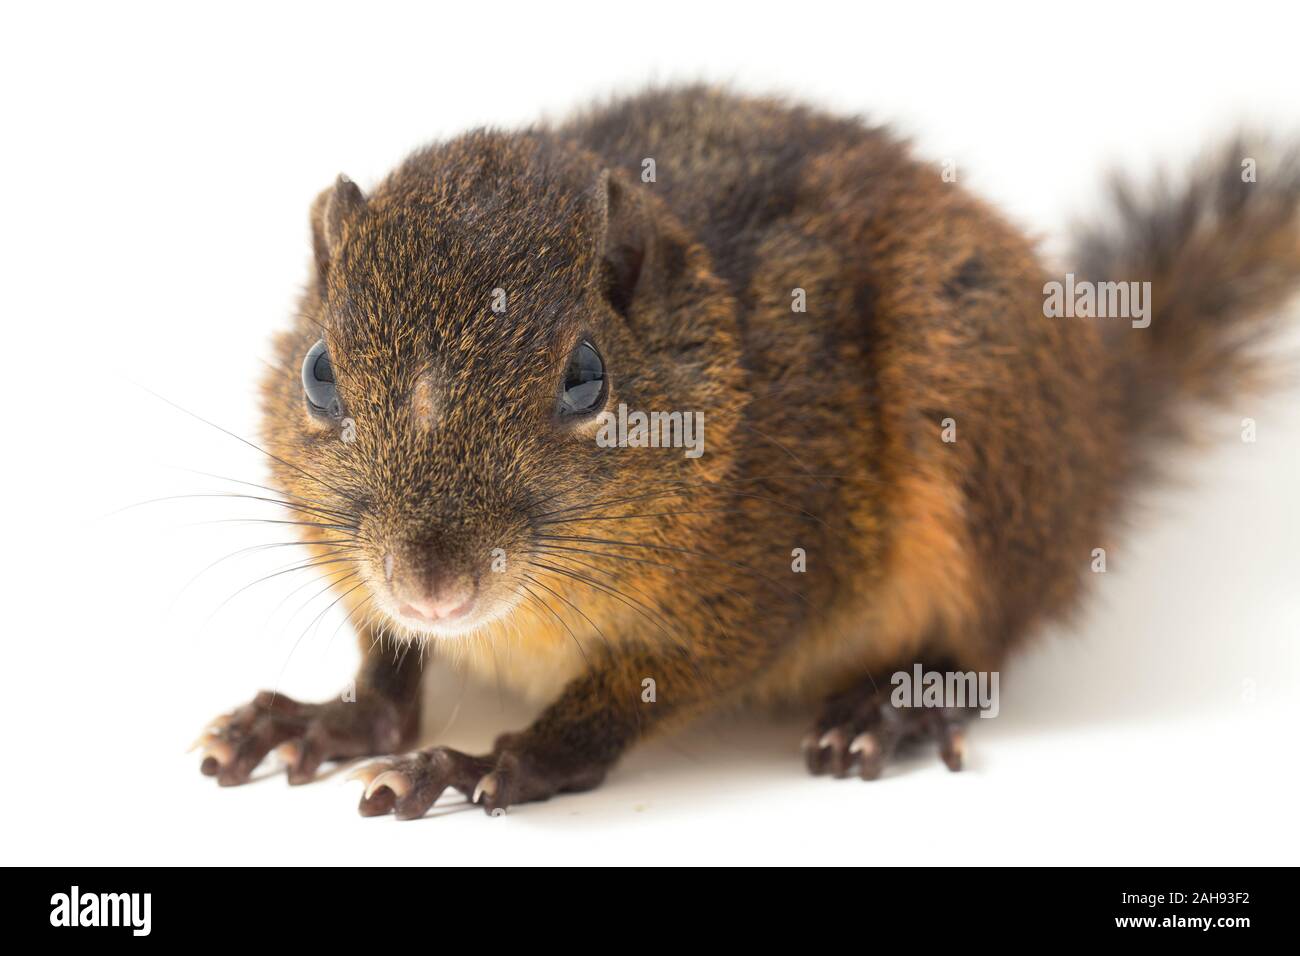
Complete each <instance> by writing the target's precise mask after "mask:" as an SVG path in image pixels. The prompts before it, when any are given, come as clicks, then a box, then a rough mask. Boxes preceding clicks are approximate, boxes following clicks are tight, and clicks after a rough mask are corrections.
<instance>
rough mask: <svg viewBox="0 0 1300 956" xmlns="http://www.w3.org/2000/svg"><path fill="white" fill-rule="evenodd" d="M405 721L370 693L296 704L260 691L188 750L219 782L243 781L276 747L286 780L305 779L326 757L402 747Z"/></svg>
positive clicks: (313, 774)
mask: <svg viewBox="0 0 1300 956" xmlns="http://www.w3.org/2000/svg"><path fill="white" fill-rule="evenodd" d="M410 723H411V722H410V721H409V720H408V719H404V716H403V714H402V713H401V712H400V711H399V709H398V707H397V706H396V705H394V704H393V703H392V702H390V701H387V700H385V699H383V698H381V697H378V696H374V695H362V696H359V697H358V698H357V699H356V700H332V701H328V702H327V703H323V704H302V703H299V702H298V701H296V700H292V699H290V698H288V697H285V696H284V695H283V694H276V693H273V692H271V691H262V692H261V693H259V694H258V695H257V696H256V697H255V698H253V700H252V702H251V703H248V704H245V705H244V706H242V707H240V708H238V709H236V710H233V711H231V712H230V713H228V714H223V715H222V716H220V717H218V718H217V719H216V720H214V721H213V722H212V723H211V724H210V725H209V726H208V727H207V729H206V730H205V731H204V732H203V733H202V734H201V735H200V736H199V738H198V739H197V740H196V741H195V742H194V746H193V747H192V748H191V749H197V748H200V747H201V748H203V762H202V763H201V764H200V767H199V769H200V770H201V771H202V772H203V773H204V774H205V775H207V776H209V777H216V778H217V783H219V784H221V786H223V787H229V786H235V785H237V784H241V783H246V782H247V781H248V778H249V775H250V774H252V772H253V771H254V770H255V769H256V768H257V765H258V764H260V763H261V762H262V759H263V758H264V757H265V756H266V755H267V754H268V753H270V752H271V750H272V749H273V748H278V751H279V753H280V755H281V757H283V758H284V760H285V763H286V764H287V765H288V776H289V783H291V784H302V783H310V782H311V781H312V780H314V779H315V777H316V771H317V770H318V769H319V768H320V765H321V764H322V763H323V762H324V761H326V760H346V759H349V758H352V757H369V756H373V755H375V754H382V753H390V752H392V751H393V750H395V749H397V748H399V747H401V746H402V744H403V743H404V742H405V741H404V737H405V736H406V731H407V729H408V726H409V724H410Z"/></svg>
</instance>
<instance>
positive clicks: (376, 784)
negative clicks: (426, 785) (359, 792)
mask: <svg viewBox="0 0 1300 956" xmlns="http://www.w3.org/2000/svg"><path fill="white" fill-rule="evenodd" d="M413 786H414V785H413V784H412V783H411V778H410V777H408V776H407V775H406V774H404V773H402V772H401V771H400V770H385V771H383V772H382V773H380V774H379V775H378V776H376V777H375V778H373V779H372V780H371V781H370V782H369V783H368V784H366V793H365V799H366V800H369V799H371V798H372V797H373V796H374V795H375V792H376V791H378V790H380V789H383V788H385V787H387V788H388V789H389V790H391V791H392V792H393V796H394V797H395V798H396V799H398V800H401V799H402V798H403V797H405V796H406V795H407V794H408V793H410V792H411V788H412V787H413Z"/></svg>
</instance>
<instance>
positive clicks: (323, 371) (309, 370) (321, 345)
mask: <svg viewBox="0 0 1300 956" xmlns="http://www.w3.org/2000/svg"><path fill="white" fill-rule="evenodd" d="M302 388H303V391H304V392H306V393H307V404H308V406H310V408H311V410H312V411H313V412H315V413H316V414H317V415H328V416H330V417H331V418H338V417H339V416H341V415H342V414H343V403H342V402H340V401H339V392H338V387H337V386H336V385H335V384H334V366H332V365H331V364H330V353H329V352H328V351H327V350H326V348H325V340H324V339H321V340H320V341H318V342H317V343H316V344H315V345H313V346H312V347H311V348H309V349H308V350H307V357H306V358H305V359H303V360H302Z"/></svg>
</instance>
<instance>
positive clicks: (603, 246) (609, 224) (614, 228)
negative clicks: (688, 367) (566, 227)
mask: <svg viewBox="0 0 1300 956" xmlns="http://www.w3.org/2000/svg"><path fill="white" fill-rule="evenodd" d="M596 207H597V208H596V235H597V249H598V251H599V255H600V268H601V270H602V273H603V275H602V278H603V280H604V283H605V292H606V295H608V296H609V301H610V304H611V305H613V306H614V308H615V309H617V310H618V311H619V312H620V313H622V314H624V315H626V314H627V310H628V307H629V306H630V305H631V303H632V295H633V293H634V292H635V291H636V286H637V281H638V280H639V279H640V278H641V268H642V265H643V264H644V262H645V253H646V238H647V232H648V230H649V222H648V220H647V218H646V215H645V213H644V212H643V210H642V208H641V204H640V202H638V201H637V197H636V196H635V195H634V194H633V192H632V190H631V189H630V188H629V187H628V186H627V185H626V184H624V183H623V182H622V181H621V180H620V179H619V177H618V176H616V175H613V174H612V173H611V172H610V171H609V170H608V169H605V170H602V171H601V173H600V178H599V179H598V181H597V183H596Z"/></svg>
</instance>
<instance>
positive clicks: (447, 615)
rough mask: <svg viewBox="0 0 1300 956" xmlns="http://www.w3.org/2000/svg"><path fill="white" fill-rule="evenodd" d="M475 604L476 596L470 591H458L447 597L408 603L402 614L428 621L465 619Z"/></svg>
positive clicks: (432, 597)
mask: <svg viewBox="0 0 1300 956" xmlns="http://www.w3.org/2000/svg"><path fill="white" fill-rule="evenodd" d="M473 604H474V595H473V594H471V593H470V592H469V591H468V590H463V589H458V590H456V591H453V592H451V593H450V594H447V595H436V596H430V597H426V598H420V599H419V600H414V601H407V602H406V603H405V604H403V605H402V607H401V612H402V613H403V614H409V615H410V616H411V617H422V618H424V619H425V620H426V621H449V620H452V619H453V618H458V617H464V616H465V614H466V612H468V611H469V609H470V607H471V606H473Z"/></svg>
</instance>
